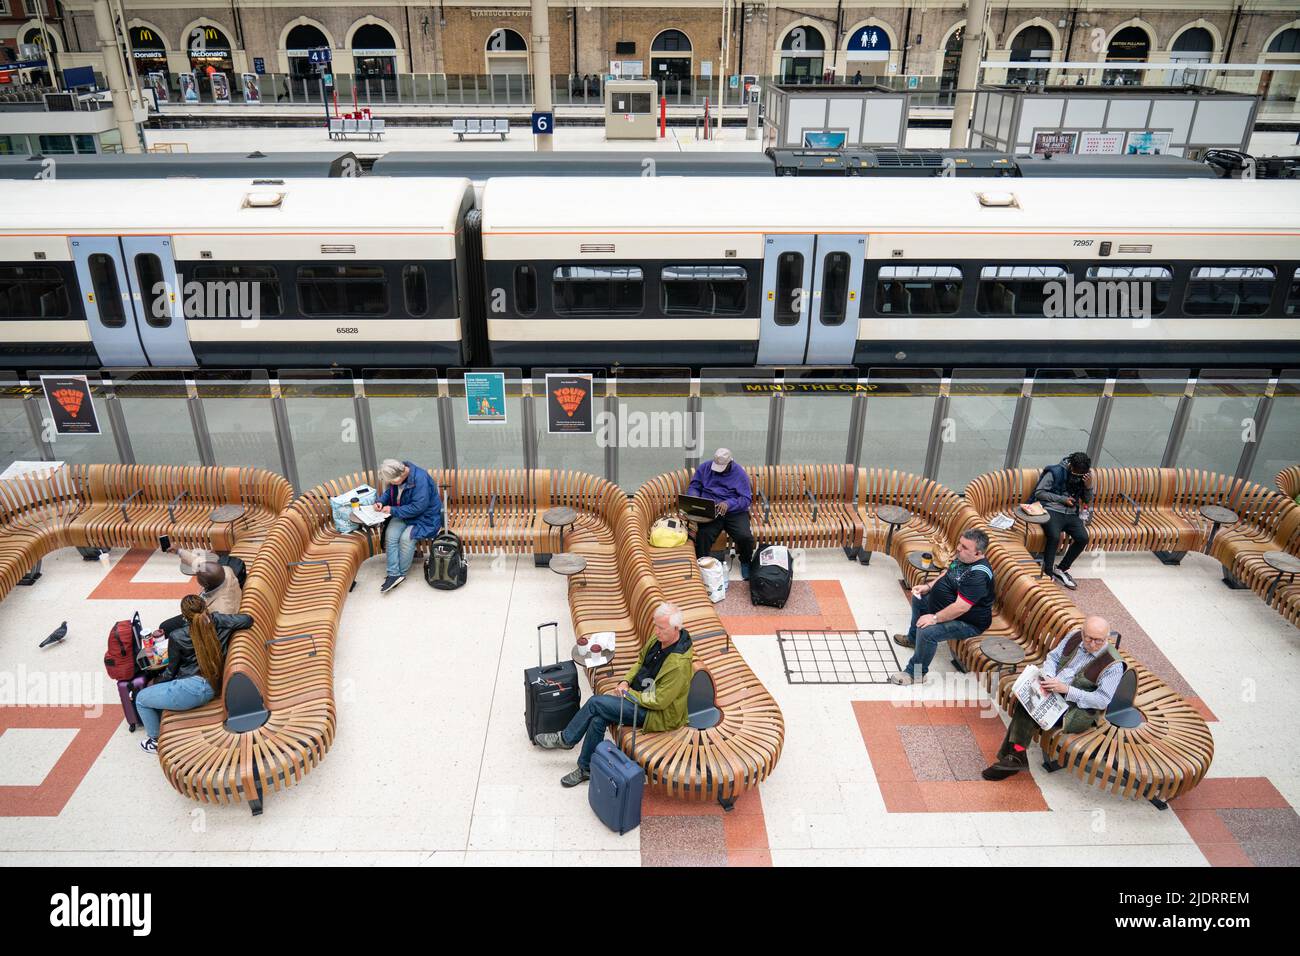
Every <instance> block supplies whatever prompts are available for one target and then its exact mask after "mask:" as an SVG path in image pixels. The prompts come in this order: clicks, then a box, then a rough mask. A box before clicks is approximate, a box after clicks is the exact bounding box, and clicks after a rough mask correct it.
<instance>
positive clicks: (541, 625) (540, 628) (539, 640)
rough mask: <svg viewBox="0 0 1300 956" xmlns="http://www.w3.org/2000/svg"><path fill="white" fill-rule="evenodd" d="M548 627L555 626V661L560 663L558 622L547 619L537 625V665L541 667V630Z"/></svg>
mask: <svg viewBox="0 0 1300 956" xmlns="http://www.w3.org/2000/svg"><path fill="white" fill-rule="evenodd" d="M548 627H553V628H555V663H556V664H559V663H560V622H559V621H547V622H546V623H545V624H538V625H537V666H538V667H542V666H543V665H542V631H544V630H546V629H547V628H548Z"/></svg>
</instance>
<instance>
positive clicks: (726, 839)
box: [0, 549, 1300, 870]
mask: <svg viewBox="0 0 1300 956" xmlns="http://www.w3.org/2000/svg"><path fill="white" fill-rule="evenodd" d="M417 570H418V569H417ZM43 571H44V574H43V576H42V577H41V578H40V580H39V581H37V582H36V584H35V585H34V586H32V587H18V588H15V589H14V590H13V591H12V592H11V593H10V594H9V596H8V597H7V598H6V599H5V600H4V601H3V602H2V603H0V866H19V865H49V864H56V865H59V864H66V865H81V866H95V865H103V866H111V867H115V868H117V869H119V870H122V869H125V868H128V867H141V866H150V865H155V864H160V865H167V864H180V865H203V866H209V865H210V866H221V865H231V864H238V865H257V864H263V863H275V864H290V865H335V864H339V863H348V864H362V865H365V864H388V863H403V864H411V863H414V864H419V865H431V866H438V865H510V864H541V865H557V866H562V865H590V864H617V865H628V866H638V865H641V866H654V865H730V866H769V865H770V866H786V865H835V864H851V865H876V864H900V865H915V866H944V865H953V864H958V865H979V866H1026V865H1042V864H1049V865H1078V864H1083V865H1092V864H1107V865H1113V866H1124V867H1129V866H1131V867H1148V866H1168V865H1193V866H1199V865H1206V864H1209V865H1219V866H1284V865H1285V866H1295V865H1297V864H1300V816H1297V813H1296V808H1297V807H1300V740H1298V739H1297V735H1296V733H1295V730H1296V717H1295V702H1294V690H1293V689H1294V688H1295V687H1296V686H1297V685H1298V684H1300V631H1297V630H1296V629H1295V628H1294V627H1292V626H1291V625H1289V624H1288V623H1287V622H1286V621H1285V620H1283V619H1282V618H1281V617H1280V616H1278V615H1277V614H1276V612H1274V611H1272V610H1270V609H1269V608H1267V607H1266V606H1265V605H1264V604H1263V602H1261V601H1260V599H1259V598H1258V597H1257V596H1256V595H1255V594H1253V593H1252V592H1251V591H1231V590H1228V589H1227V588H1225V587H1224V586H1223V584H1222V583H1221V581H1220V573H1219V572H1220V568H1219V565H1218V563H1217V562H1214V561H1212V560H1211V559H1210V558H1208V557H1205V556H1203V555H1199V554H1189V555H1188V556H1187V557H1186V558H1185V560H1184V561H1183V564H1182V566H1181V567H1176V568H1175V567H1166V566H1164V565H1162V564H1160V563H1159V562H1158V561H1157V559H1156V558H1155V557H1154V556H1152V555H1151V554H1146V553H1137V554H1102V553H1100V552H1097V553H1092V554H1085V555H1084V556H1083V557H1081V558H1080V560H1079V561H1078V562H1077V563H1076V564H1075V567H1074V569H1073V571H1074V573H1075V575H1076V576H1077V578H1078V579H1079V588H1078V590H1077V591H1075V592H1073V596H1074V599H1075V600H1076V602H1077V603H1078V604H1079V605H1080V606H1081V607H1082V608H1083V609H1085V610H1086V611H1088V612H1090V613H1100V614H1102V615H1103V616H1105V617H1107V618H1108V619H1109V620H1110V622H1111V625H1112V627H1114V628H1115V629H1117V630H1119V631H1120V632H1121V633H1122V634H1123V647H1124V649H1125V650H1128V651H1131V652H1132V653H1133V654H1134V655H1135V656H1137V657H1138V658H1139V659H1141V660H1142V661H1143V662H1144V663H1146V664H1147V665H1148V666H1150V667H1151V669H1152V670H1154V671H1155V672H1156V673H1157V674H1158V675H1160V676H1161V677H1162V678H1163V679H1164V680H1165V681H1166V682H1168V683H1170V684H1171V685H1172V686H1173V687H1174V688H1175V689H1177V690H1178V691H1179V692H1180V693H1182V694H1183V695H1185V696H1186V697H1188V698H1190V699H1191V700H1192V701H1193V702H1194V705H1195V706H1197V707H1198V708H1199V709H1200V710H1201V711H1202V713H1204V714H1205V716H1206V717H1207V719H1208V720H1209V721H1210V724H1209V726H1210V728H1211V731H1212V733H1213V735H1214V738H1215V756H1214V762H1213V765H1212V766H1211V768H1210V773H1209V776H1208V777H1207V778H1206V779H1205V780H1204V781H1203V782H1202V783H1201V785H1200V786H1199V787H1197V788H1196V789H1195V790H1193V791H1192V792H1191V793H1189V794H1187V795H1185V796H1184V797H1180V798H1176V799H1174V800H1173V801H1171V803H1170V806H1169V809H1168V810H1165V811H1160V810H1157V809H1156V808H1155V807H1154V806H1152V805H1151V804H1149V803H1146V802H1138V801H1133V800H1126V799H1121V798H1119V797H1115V796H1112V795H1110V794H1105V793H1101V792H1099V791H1096V790H1093V789H1089V788H1086V787H1084V786H1083V785H1082V784H1081V782H1079V781H1078V780H1077V779H1076V778H1074V777H1072V776H1070V775H1069V774H1068V773H1064V772H1062V773H1056V774H1051V775H1049V774H1047V773H1046V772H1045V771H1044V770H1042V768H1041V767H1040V766H1039V760H1038V759H1037V758H1038V750H1037V747H1036V746H1035V747H1033V748H1031V760H1030V764H1031V770H1030V772H1029V773H1025V774H1020V775H1019V776H1018V777H1017V778H1015V779H1012V780H1009V781H1005V782H1002V783H989V782H986V781H984V780H982V779H981V778H980V776H979V773H980V770H981V769H982V768H983V767H984V766H986V765H987V764H988V763H989V762H990V761H991V758H992V755H993V753H994V750H995V749H996V747H997V745H998V742H999V741H1000V739H1001V736H1002V733H1003V728H1004V723H1003V721H1004V718H1003V717H1002V716H1001V715H1000V714H999V713H998V712H997V711H996V709H994V708H993V707H992V706H991V705H990V703H989V701H988V699H987V697H986V696H985V695H983V694H982V693H981V692H979V691H978V689H977V687H976V684H975V682H974V680H973V679H970V678H968V677H966V676H964V675H961V674H958V673H956V672H955V671H954V670H953V668H952V666H951V664H950V663H949V661H948V660H947V658H946V655H945V654H944V653H943V652H942V651H941V652H940V655H939V657H938V658H937V659H936V663H935V665H934V671H932V673H935V674H937V675H938V679H935V678H933V677H932V678H931V681H930V683H929V684H928V685H926V686H925V687H922V688H907V689H905V688H898V687H894V686H893V685H889V684H868V683H856V684H846V683H836V684H803V685H797V684H792V683H791V682H790V681H789V680H788V679H787V674H786V671H785V667H784V665H783V656H782V652H781V647H780V645H779V643H778V639H777V636H776V634H777V632H778V631H779V630H811V629H837V630H843V629H881V630H884V631H887V632H890V633H892V632H893V631H896V630H901V629H902V628H903V627H904V626H905V624H906V621H907V614H908V603H907V599H906V597H905V595H904V593H903V591H902V589H901V587H900V586H899V569H898V567H897V565H896V564H895V563H894V562H893V561H892V560H891V559H890V558H888V557H887V556H885V555H881V554H877V555H875V556H874V558H873V559H872V562H871V564H870V565H869V566H861V565H859V564H857V563H851V562H849V561H846V560H845V558H844V556H843V554H842V553H840V552H838V551H810V552H807V553H805V554H804V555H803V556H802V557H801V558H800V559H799V562H798V564H797V566H796V573H795V584H794V590H793V592H792V595H791V599H790V602H789V603H788V604H787V605H786V607H785V608H784V609H783V610H781V611H777V610H774V609H771V608H756V607H752V606H751V605H750V602H749V600H748V594H747V585H744V584H742V583H741V582H740V581H739V577H738V574H737V573H736V571H735V570H734V569H733V572H732V577H733V581H732V586H731V591H730V594H729V595H728V598H727V600H726V602H725V604H724V605H723V606H722V607H721V608H720V613H721V615H722V620H723V622H724V623H725V624H726V625H727V627H728V629H729V630H730V632H731V633H732V635H733V636H734V648H735V651H736V652H738V653H740V654H742V655H743V656H744V658H745V660H746V661H747V662H748V663H749V664H750V666H751V667H752V668H753V669H754V671H755V672H756V673H757V675H758V677H759V678H760V679H761V680H762V682H763V683H764V684H765V685H766V686H767V687H768V688H769V689H770V690H771V692H772V693H773V694H774V696H775V698H776V700H777V702H778V703H779V704H780V706H781V708H782V711H783V713H784V717H785V725H786V741H785V749H784V752H783V754H782V757H781V760H780V762H779V763H778V764H777V766H776V768H775V770H774V772H773V774H772V775H771V777H770V778H769V779H768V780H767V781H766V782H764V783H763V784H762V785H761V786H760V787H759V788H758V790H757V791H755V792H751V793H748V794H746V795H744V796H742V797H741V798H740V799H739V800H738V801H737V803H736V806H735V809H734V811H732V812H731V813H724V812H723V811H722V809H721V808H720V807H719V806H717V805H716V804H700V803H686V802H681V801H676V800H671V799H667V798H663V797H657V796H647V797H646V799H645V801H644V804H643V819H642V823H641V826H640V827H639V828H638V829H636V830H634V831H632V832H630V833H628V834H626V835H624V836H621V837H620V836H618V835H616V834H614V833H612V832H610V831H608V830H606V829H605V827H604V826H603V825H602V824H601V823H600V822H599V821H598V820H597V819H596V817H595V816H594V815H593V814H592V813H591V811H590V809H589V807H588V805H587V794H586V786H585V785H583V786H582V787H580V788H578V789H576V790H566V789H564V788H562V787H561V786H560V782H559V781H560V777H561V776H562V775H563V774H564V773H566V772H567V771H568V770H569V769H570V768H571V767H572V764H573V760H574V756H575V755H574V753H573V752H564V751H556V752H550V751H541V750H539V749H537V748H536V747H534V746H533V745H532V744H531V743H530V742H529V741H528V740H527V738H526V735H525V732H524V727H523V700H522V688H521V686H520V685H521V683H522V681H521V679H520V674H521V671H522V670H523V669H524V668H525V667H527V666H529V665H530V664H533V663H535V662H536V660H537V646H536V627H537V625H538V624H539V623H541V622H543V621H549V620H557V621H559V622H560V640H561V643H560V653H561V655H563V656H567V655H568V654H569V653H570V650H571V648H572V627H571V623H570V617H569V613H568V606H567V602H566V600H565V593H564V582H563V581H562V579H561V578H559V577H558V576H557V575H555V574H553V573H552V572H550V571H549V570H548V569H546V568H536V567H534V566H533V562H532V559H531V557H529V556H524V557H515V556H504V555H499V556H496V557H490V556H476V557H474V558H472V559H471V561H470V572H469V582H468V584H467V585H466V586H465V587H464V588H462V589H460V590H458V591H454V592H442V591H434V590H432V589H430V588H429V587H427V586H426V585H425V583H424V582H423V581H422V580H421V579H420V577H419V576H418V574H417V575H415V576H413V577H411V578H410V579H408V580H407V581H406V583H405V584H403V585H402V586H401V587H399V588H398V589H397V590H395V591H394V592H392V593H391V594H388V595H380V594H379V593H378V587H379V583H380V581H381V580H382V578H383V572H384V567H383V559H382V557H379V558H372V559H371V560H369V561H368V562H366V564H364V565H363V566H362V568H361V570H360V572H359V575H358V579H357V581H358V583H357V587H356V589H355V591H354V592H353V593H352V594H351V595H350V596H349V598H348V601H347V604H346V605H345V607H344V611H343V617H342V621H341V624H340V628H339V635H340V637H339V642H338V647H337V657H336V668H335V688H336V698H337V706H338V733H337V737H336V739H335V741H334V744H333V747H332V749H331V751H330V752H329V753H328V754H327V755H326V757H325V759H324V761H323V762H322V763H321V764H320V766H318V767H317V768H316V769H315V770H313V771H312V772H311V773H310V774H308V775H307V776H306V778H305V779H304V780H303V781H302V782H301V783H300V784H299V785H298V786H296V787H294V788H292V789H290V790H288V791H283V792H279V793H274V792H272V793H268V795H267V799H266V804H265V813H264V814H263V815H262V816H260V817H253V816H251V815H250V813H249V810H248V808H247V806H246V805H234V806H225V807H223V806H215V805H204V804H198V803H194V802H192V801H190V800H188V799H186V798H184V797H182V796H181V795H180V794H178V793H177V792H176V791H174V790H173V789H172V788H171V787H170V786H169V785H168V784H167V782H166V781H165V779H164V778H163V776H162V774H161V773H160V771H159V767H158V761H157V758H155V757H152V756H149V755H147V754H145V753H143V752H142V751H141V750H140V748H139V742H140V740H141V739H142V736H143V734H142V732H141V731H137V732H136V733H134V734H132V733H129V732H128V730H127V727H126V724H125V723H124V721H123V717H122V712H121V708H120V706H119V703H118V699H117V693H116V688H115V686H114V684H113V682H111V681H110V680H109V679H108V677H107V676H106V675H105V673H104V668H103V665H102V663H101V659H102V657H103V654H104V648H105V644H106V640H107V634H108V630H109V628H110V626H111V625H112V623H113V622H114V621H117V620H119V619H124V618H129V617H130V616H131V614H132V613H133V612H135V611H139V612H140V615H141V618H142V619H143V621H144V623H145V625H146V627H152V626H153V625H154V624H156V623H157V622H158V621H159V620H161V619H162V618H164V617H166V616H169V615H171V614H173V613H175V609H176V606H177V602H178V600H179V598H180V597H181V596H183V595H184V594H186V593H190V592H191V591H192V590H194V589H195V587H196V585H195V584H194V582H193V580H192V579H190V578H186V577H185V576H184V575H182V574H181V572H180V570H179V567H178V562H177V560H176V558H175V557H174V556H172V555H164V554H161V553H158V552H148V551H144V550H134V551H124V550H120V549H119V550H116V551H114V552H112V553H111V554H110V555H109V556H107V557H106V558H104V559H101V560H100V561H90V562H86V561H83V560H82V558H81V557H80V555H79V554H78V553H77V552H76V551H75V550H63V551H58V552H55V553H54V554H52V555H50V556H49V557H48V558H47V559H46V560H45V562H44V566H43ZM65 619H66V620H67V622H68V636H67V638H66V640H65V641H63V642H62V643H61V644H57V645H55V646H53V647H51V648H48V649H45V650H41V649H38V647H37V645H38V644H39V643H40V642H41V640H42V639H43V638H44V637H45V636H46V635H47V634H49V633H50V632H51V631H52V630H53V629H54V628H55V627H57V626H58V625H59V623H60V622H61V621H63V620H65ZM545 653H546V655H547V657H548V659H549V656H550V654H551V653H552V651H551V649H550V648H549V647H547V648H546V650H545ZM899 653H900V654H904V653H905V652H902V651H901V650H900V651H899ZM905 659H906V658H905V657H903V658H902V660H905ZM890 669H892V667H891V668H890ZM583 692H584V697H585V696H586V694H587V693H589V691H588V689H587V688H586V687H585V686H584V689H583Z"/></svg>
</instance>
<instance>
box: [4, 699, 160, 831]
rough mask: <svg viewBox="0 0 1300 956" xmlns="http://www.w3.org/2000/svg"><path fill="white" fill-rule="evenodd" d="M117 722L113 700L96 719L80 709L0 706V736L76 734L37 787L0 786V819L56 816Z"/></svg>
mask: <svg viewBox="0 0 1300 956" xmlns="http://www.w3.org/2000/svg"><path fill="white" fill-rule="evenodd" d="M121 723H122V708H121V707H119V706H118V704H117V701H115V700H114V701H106V702H105V703H104V706H103V710H102V712H101V713H100V714H99V715H98V716H92V715H90V714H89V713H87V710H86V708H84V707H0V734H3V733H4V732H5V731H6V730H10V729H15V728H31V727H37V728H53V727H71V728H73V729H75V730H76V731H77V735H76V736H75V737H73V738H72V741H71V742H70V743H69V744H68V746H67V748H66V749H64V751H63V753H62V754H61V755H60V756H59V759H58V760H57V761H56V762H55V764H54V766H53V767H52V768H51V770H50V772H49V773H48V774H47V775H46V777H45V779H44V780H42V781H41V783H40V785H39V786H36V787H13V786H0V817H57V816H58V815H59V814H60V813H61V812H62V811H63V808H64V807H65V806H66V805H67V803H68V800H69V799H71V797H72V794H73V793H74V792H75V791H76V789H77V787H79V786H80V785H81V781H82V780H83V779H85V776H86V774H87V773H88V772H89V771H90V768H91V765H93V764H94V762H95V761H96V760H97V759H99V755H100V753H101V752H102V751H103V749H104V747H105V745H106V744H107V743H108V741H109V739H110V738H111V737H112V736H113V733H114V732H115V731H116V730H117V728H118V726H119V725H120V724H121ZM137 733H140V731H137Z"/></svg>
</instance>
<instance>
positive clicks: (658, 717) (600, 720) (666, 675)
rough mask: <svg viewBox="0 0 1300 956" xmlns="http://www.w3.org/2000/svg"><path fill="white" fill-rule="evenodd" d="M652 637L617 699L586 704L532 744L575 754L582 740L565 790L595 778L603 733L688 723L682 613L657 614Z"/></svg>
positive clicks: (689, 654) (687, 651)
mask: <svg viewBox="0 0 1300 956" xmlns="http://www.w3.org/2000/svg"><path fill="white" fill-rule="evenodd" d="M654 628H655V632H654V636H653V637H651V638H650V639H649V640H648V641H646V642H645V646H644V647H642V648H641V654H640V656H639V657H637V661H636V664H634V665H633V666H632V668H631V670H629V671H628V672H627V676H626V677H624V678H623V680H622V681H621V682H620V683H619V685H618V688H617V689H616V690H615V692H614V693H613V694H596V695H593V696H592V697H591V698H590V699H588V701H587V703H585V704H584V705H583V706H582V709H581V710H579V711H578V712H577V713H576V714H575V715H574V717H573V719H572V720H571V721H569V726H567V727H565V728H564V729H563V730H561V731H560V732H559V733H546V734H538V735H537V736H536V737H535V738H533V739H534V740H536V741H537V745H538V746H539V747H544V748H545V749H547V750H572V749H573V748H574V747H576V746H578V741H582V750H580V751H579V752H578V766H577V767H576V768H575V769H573V770H571V771H569V772H568V773H567V774H565V775H564V777H563V778H561V780H560V783H561V784H562V785H564V786H566V787H576V786H577V785H578V784H580V783H582V782H583V781H584V780H589V779H591V756H592V754H594V753H595V752H596V747H597V746H599V745H600V742H601V741H602V740H604V739H605V728H606V727H608V726H609V725H610V724H615V723H617V722H618V719H619V712H620V710H621V711H622V716H623V722H624V723H627V724H630V723H633V722H635V723H636V725H637V726H638V727H642V728H644V729H645V730H648V731H651V732H655V731H660V730H676V729H677V728H678V727H680V726H682V725H683V724H685V723H686V698H687V695H688V694H689V693H690V690H691V676H692V674H693V670H694V669H693V668H692V666H691V662H692V660H694V658H695V652H694V651H693V650H692V649H691V635H690V634H688V633H687V632H686V629H685V628H683V627H682V610H681V608H679V607H677V606H676V605H675V604H668V603H664V604H660V605H659V607H657V608H656V609H655V615H654Z"/></svg>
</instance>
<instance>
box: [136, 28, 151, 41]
mask: <svg viewBox="0 0 1300 956" xmlns="http://www.w3.org/2000/svg"><path fill="white" fill-rule="evenodd" d="M135 35H136V36H137V37H138V38H139V39H141V40H144V41H146V42H148V41H150V40H153V39H154V35H153V31H152V30H150V29H149V28H148V27H139V28H138V29H137V30H136V34H135Z"/></svg>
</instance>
